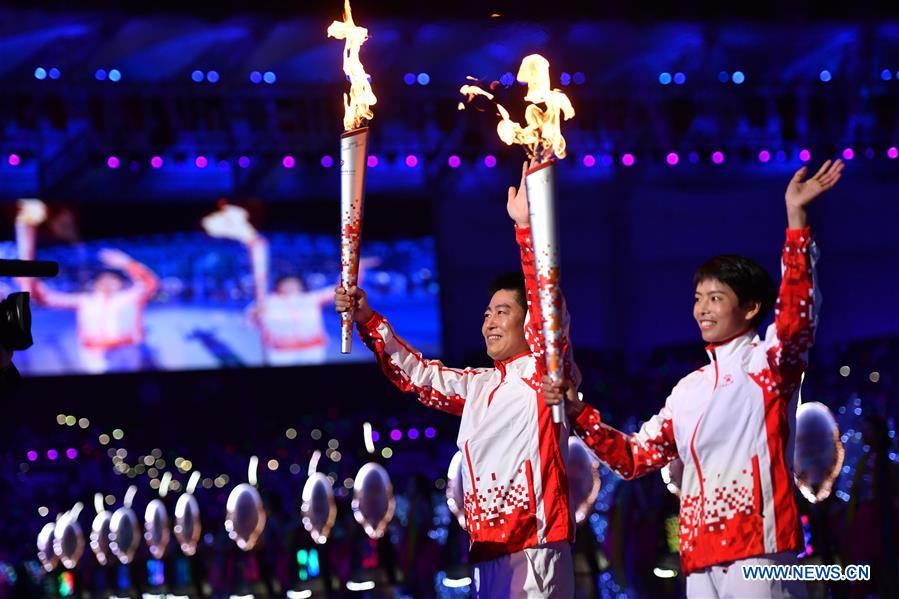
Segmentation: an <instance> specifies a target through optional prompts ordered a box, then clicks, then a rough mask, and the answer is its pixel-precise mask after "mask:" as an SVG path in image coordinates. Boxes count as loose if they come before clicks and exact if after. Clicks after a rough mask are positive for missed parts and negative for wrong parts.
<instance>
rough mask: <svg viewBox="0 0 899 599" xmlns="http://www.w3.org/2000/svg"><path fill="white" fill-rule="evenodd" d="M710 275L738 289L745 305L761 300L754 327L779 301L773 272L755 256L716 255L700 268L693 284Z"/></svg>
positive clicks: (738, 296)
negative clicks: (763, 266)
mask: <svg viewBox="0 0 899 599" xmlns="http://www.w3.org/2000/svg"><path fill="white" fill-rule="evenodd" d="M708 279H717V280H719V281H721V282H722V283H724V284H726V285H727V286H728V287H730V288H731V289H733V290H734V293H736V294H737V300H738V301H739V302H740V305H741V306H745V305H746V304H747V303H749V302H758V303H759V304H761V308H760V309H759V312H758V314H756V315H755V317H754V318H753V319H752V327H753V328H758V326H759V325H761V324H762V323H763V322H764V321H765V319H766V318H767V317H768V314H770V313H771V310H772V309H773V308H774V302H775V301H777V286H776V285H775V284H774V280H773V279H772V278H771V275H769V274H768V271H766V270H765V269H764V268H762V266H761V265H760V264H759V263H758V262H756V261H755V260H751V259H749V258H746V257H744V256H732V255H727V256H715V257H714V258H711V259H710V260H707V261H706V262H705V263H704V264H703V265H702V266H700V267H699V268H698V269H696V274H694V275H693V288H694V289H696V287H697V286H698V285H699V284H700V283H702V282H703V281H706V280H708Z"/></svg>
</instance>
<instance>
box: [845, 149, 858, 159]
mask: <svg viewBox="0 0 899 599" xmlns="http://www.w3.org/2000/svg"><path fill="white" fill-rule="evenodd" d="M853 158H855V151H853V149H852V148H846V149H845V150H843V159H844V160H852V159H853Z"/></svg>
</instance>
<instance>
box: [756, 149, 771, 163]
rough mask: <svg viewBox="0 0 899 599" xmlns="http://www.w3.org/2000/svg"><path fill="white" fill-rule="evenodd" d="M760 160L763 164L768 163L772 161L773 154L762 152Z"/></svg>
mask: <svg viewBox="0 0 899 599" xmlns="http://www.w3.org/2000/svg"><path fill="white" fill-rule="evenodd" d="M759 160H760V161H761V162H768V161H769V160H771V152H769V151H768V150H762V151H761V152H759Z"/></svg>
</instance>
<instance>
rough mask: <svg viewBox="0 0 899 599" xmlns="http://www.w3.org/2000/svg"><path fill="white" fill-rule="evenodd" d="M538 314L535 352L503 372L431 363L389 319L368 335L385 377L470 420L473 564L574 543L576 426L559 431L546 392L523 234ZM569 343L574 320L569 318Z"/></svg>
mask: <svg viewBox="0 0 899 599" xmlns="http://www.w3.org/2000/svg"><path fill="white" fill-rule="evenodd" d="M516 238H517V240H518V244H519V246H520V248H521V261H522V267H523V268H524V272H525V282H526V287H527V295H528V298H527V299H528V305H529V313H528V317H527V319H526V323H525V335H526V337H527V340H528V345H529V346H530V347H531V350H532V351H531V352H527V353H524V354H521V355H519V356H514V357H512V358H509V359H508V360H505V361H503V362H495V363H494V367H493V368H464V369H457V368H447V367H446V366H444V365H443V364H442V363H441V362H439V361H437V360H428V359H426V358H423V357H422V356H421V354H420V353H419V352H417V351H416V350H415V349H414V348H412V347H410V346H409V344H408V343H406V342H405V341H403V339H402V338H400V337H399V336H397V335H396V333H394V331H393V328H392V327H391V326H390V324H389V323H388V322H387V321H386V320H385V319H384V317H383V316H381V315H380V314H375V315H374V316H372V318H371V319H370V320H369V321H368V322H366V323H365V324H362V325H360V326H359V327H358V328H359V334H360V336H361V337H362V340H363V341H364V342H365V344H366V345H368V347H369V348H370V349H371V350H372V351H373V352H374V353H375V356H376V357H377V360H378V364H379V365H380V367H381V369H382V370H383V372H384V374H386V375H387V377H388V378H389V379H390V380H391V381H392V382H393V384H394V385H396V386H397V387H398V388H399V389H401V390H402V391H409V392H414V393H416V394H418V399H419V401H420V402H421V403H423V404H424V405H426V406H428V407H432V408H436V409H438V410H441V411H443V412H448V413H450V414H455V415H457V416H461V417H462V421H461V423H460V424H459V436H458V439H457V442H458V446H459V450H460V451H461V452H462V454H463V456H464V461H463V468H462V470H463V477H462V485H463V488H464V491H465V501H464V504H465V506H464V507H465V516H466V519H467V522H468V532H469V535H470V538H471V551H470V553H469V558H470V561H471V562H473V563H477V562H483V561H487V560H491V559H495V558H497V557H500V556H502V555H505V554H509V553H514V552H516V551H520V550H522V549H526V548H529V547H536V546H538V545H543V544H546V543H553V542H557V541H572V540H573V539H574V522H573V519H572V516H571V513H570V512H569V509H568V478H567V474H566V465H567V461H568V442H567V438H568V428H567V425H554V424H553V421H552V414H551V412H550V409H549V407H548V406H547V405H546V402H545V401H544V399H543V390H542V386H541V384H540V380H541V378H542V375H543V372H544V370H545V367H544V365H543V359H542V349H541V348H542V347H543V335H542V333H541V331H540V325H539V323H540V315H539V302H538V301H537V280H536V273H535V269H534V252H533V249H532V246H531V236H530V230H529V229H517V231H516ZM564 323H565V330H566V338H567V330H568V328H567V324H568V314H567V312H566V313H565V315H564Z"/></svg>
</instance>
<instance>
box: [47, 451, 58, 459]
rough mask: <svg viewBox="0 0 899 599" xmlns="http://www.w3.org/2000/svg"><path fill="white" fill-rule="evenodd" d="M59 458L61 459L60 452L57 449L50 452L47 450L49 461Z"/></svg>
mask: <svg viewBox="0 0 899 599" xmlns="http://www.w3.org/2000/svg"><path fill="white" fill-rule="evenodd" d="M58 457H59V452H58V451H56V450H55V449H48V450H47V459H48V460H55V459H56V458H58Z"/></svg>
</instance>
